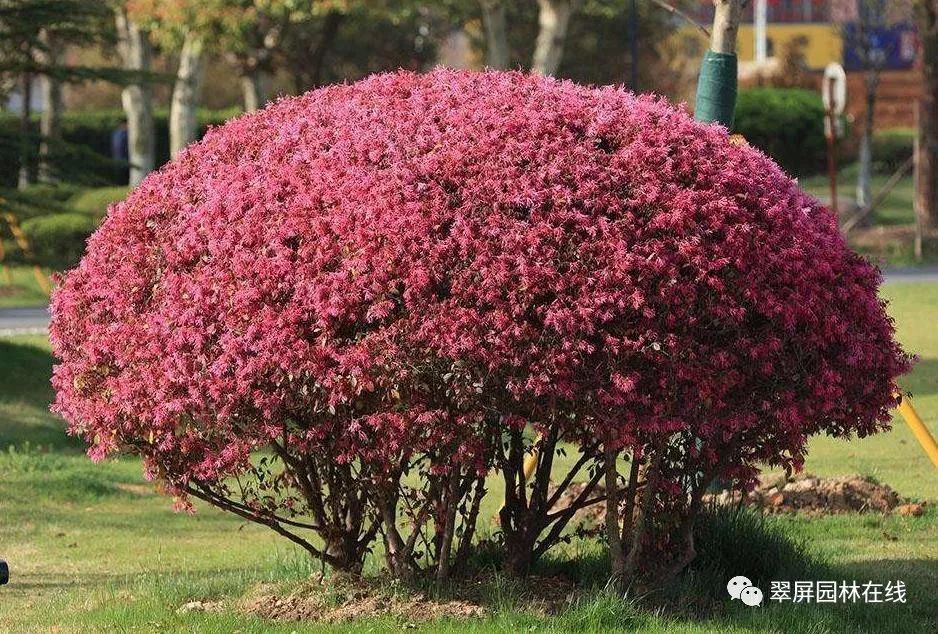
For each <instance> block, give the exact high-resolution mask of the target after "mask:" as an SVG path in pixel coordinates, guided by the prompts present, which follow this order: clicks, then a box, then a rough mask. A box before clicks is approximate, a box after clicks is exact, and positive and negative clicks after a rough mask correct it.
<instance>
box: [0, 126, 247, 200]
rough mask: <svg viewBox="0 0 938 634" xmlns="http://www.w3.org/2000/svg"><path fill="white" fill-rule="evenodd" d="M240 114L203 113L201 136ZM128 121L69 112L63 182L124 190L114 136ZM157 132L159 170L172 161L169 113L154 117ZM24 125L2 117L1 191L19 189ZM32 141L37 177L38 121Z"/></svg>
mask: <svg viewBox="0 0 938 634" xmlns="http://www.w3.org/2000/svg"><path fill="white" fill-rule="evenodd" d="M239 112H240V111H239V110H237V109H233V108H229V109H226V110H200V111H199V112H198V122H199V132H200V134H204V133H205V131H206V130H207V129H208V127H209V126H212V125H220V124H222V123H224V122H225V121H226V120H228V119H230V118H231V117H233V116H235V115H237V114H238V113H239ZM123 118H124V112H123V110H120V109H113V110H92V111H88V112H66V113H65V114H64V115H63V116H62V143H61V144H60V145H58V146H57V147H55V148H54V149H53V153H52V157H53V159H52V163H53V167H54V171H55V172H56V173H57V176H58V177H59V178H61V179H62V180H65V181H69V182H75V183H81V184H87V185H106V184H109V183H111V184H120V183H119V180H118V179H119V174H120V165H119V164H117V163H115V162H114V161H112V160H111V133H112V132H113V131H114V129H115V128H116V127H117V125H118V123H120V121H121V119H123ZM154 124H155V128H156V131H155V132H156V164H157V165H162V164H163V163H165V162H166V161H168V160H169V112H168V111H166V110H159V111H157V112H156V113H155V115H154ZM19 125H20V124H19V121H18V119H17V118H16V117H15V116H13V115H10V114H2V115H0V187H13V186H15V185H16V178H17V174H18V173H19V166H20V142H19ZM33 128H34V129H33V137H32V139H31V147H32V152H31V156H32V159H31V164H30V169H31V170H32V171H33V172H35V170H36V161H37V157H38V155H39V133H38V119H36V120H35V121H34V125H33Z"/></svg>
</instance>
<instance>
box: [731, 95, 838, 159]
mask: <svg viewBox="0 0 938 634" xmlns="http://www.w3.org/2000/svg"><path fill="white" fill-rule="evenodd" d="M735 131H736V132H737V133H739V134H741V135H743V136H744V137H745V138H746V141H748V142H749V144H750V145H753V146H755V147H757V148H759V149H760V150H762V151H763V152H765V153H766V154H768V155H769V156H770V157H772V158H773V159H775V162H776V163H778V164H779V165H780V166H782V168H784V169H785V171H786V172H788V173H789V174H791V175H792V176H806V175H809V174H813V173H815V172H817V171H819V170H820V169H822V168H823V166H824V164H825V160H826V156H827V154H826V153H827V145H826V141H825V139H824V105H823V104H822V103H821V97H820V96H819V95H818V94H817V93H815V92H813V91H810V90H802V89H799V88H752V89H749V90H742V91H740V93H739V99H738V100H737V102H736V130H735Z"/></svg>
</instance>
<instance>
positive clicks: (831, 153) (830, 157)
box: [825, 77, 840, 221]
mask: <svg viewBox="0 0 938 634" xmlns="http://www.w3.org/2000/svg"><path fill="white" fill-rule="evenodd" d="M828 82H829V84H828V88H829V90H830V95H831V99H830V105H829V107H828V109H827V130H825V132H827V134H826V135H825V136H827V175H828V177H829V178H830V182H831V211H833V212H834V217H835V218H837V219H838V221H839V220H840V210H839V209H838V204H837V152H836V150H837V146H836V143H835V138H836V136H837V128H836V125H837V121H836V120H835V115H834V97H833V95H834V83H835V80H834V78H833V77H831V78H830V79H829V80H828Z"/></svg>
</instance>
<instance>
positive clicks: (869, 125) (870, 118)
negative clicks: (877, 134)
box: [857, 69, 879, 209]
mask: <svg viewBox="0 0 938 634" xmlns="http://www.w3.org/2000/svg"><path fill="white" fill-rule="evenodd" d="M878 87H879V70H878V69H870V70H868V71H867V74H866V113H865V116H864V124H863V136H861V137H860V156H859V170H858V173H857V206H858V207H860V209H863V208H864V207H866V206H867V205H869V204H870V201H871V200H872V199H873V131H874V129H875V117H874V115H875V112H876V91H877V89H878Z"/></svg>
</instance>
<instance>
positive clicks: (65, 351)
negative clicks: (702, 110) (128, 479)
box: [51, 70, 909, 578]
mask: <svg viewBox="0 0 938 634" xmlns="http://www.w3.org/2000/svg"><path fill="white" fill-rule="evenodd" d="M879 279H880V278H879V273H878V272H877V271H876V269H875V268H874V267H873V266H871V265H870V264H868V263H867V262H865V261H864V260H862V259H861V258H859V257H857V256H856V255H854V254H853V253H852V252H850V251H849V250H848V248H847V247H846V245H845V243H844V240H843V239H842V237H841V236H840V234H839V232H838V229H837V226H836V222H835V220H834V218H833V217H832V216H831V214H830V212H829V211H828V210H827V209H825V208H823V207H822V206H821V205H819V204H818V203H817V201H815V200H814V199H812V198H811V197H809V196H807V195H805V194H803V193H802V192H801V191H800V190H799V189H798V186H797V185H796V184H795V183H794V182H793V181H792V180H791V179H789V178H788V177H787V176H786V175H785V174H784V173H782V172H781V170H779V168H778V167H777V166H776V165H775V164H774V163H772V161H770V160H769V159H767V158H766V157H765V156H764V155H762V154H761V153H759V152H758V151H756V150H754V149H752V148H750V147H745V146H742V147H741V146H737V145H734V144H732V143H730V141H729V140H728V138H727V134H726V132H725V131H724V130H723V129H721V128H718V127H714V126H703V125H700V124H698V123H695V122H694V121H693V120H692V119H691V118H690V117H689V116H688V114H687V113H686V112H684V111H683V110H680V109H675V108H673V107H671V106H669V105H668V104H666V103H665V102H663V101H661V100H656V99H653V98H650V97H635V96H633V95H631V94H629V93H627V92H625V91H623V90H620V89H616V88H587V87H582V86H577V85H575V84H572V83H568V82H562V81H555V80H552V79H545V78H538V77H531V76H526V75H522V74H519V73H498V72H486V73H469V72H451V71H444V70H439V71H434V72H432V73H429V74H425V75H416V74H411V73H396V74H390V75H381V76H376V77H372V78H370V79H367V80H365V81H362V82H359V83H357V84H354V85H350V86H333V87H329V88H324V89H321V90H316V91H313V92H310V93H308V94H306V95H303V96H301V97H297V98H290V99H283V100H281V101H279V102H277V103H275V104H273V105H271V106H270V107H268V108H267V109H265V110H263V111H261V112H257V113H253V114H249V115H246V116H243V117H240V118H238V119H236V120H234V121H231V122H229V123H228V124H226V125H224V126H222V127H220V128H217V129H214V130H212V131H211V132H210V133H209V134H208V135H207V136H206V137H205V139H204V140H203V141H202V142H200V143H198V144H196V145H194V146H192V147H191V148H189V149H188V150H187V151H186V152H184V153H183V154H182V155H181V156H180V157H179V158H178V159H177V160H175V161H174V162H173V163H171V164H170V165H168V166H166V167H165V168H163V169H162V170H161V171H160V172H158V173H155V174H152V175H151V176H149V177H148V178H147V179H146V180H145V181H144V183H143V184H141V185H140V186H139V187H138V188H137V189H136V190H134V191H133V192H132V193H131V195H130V196H129V197H128V198H127V200H125V201H124V202H122V203H120V204H118V205H116V206H115V207H113V208H112V209H111V211H110V213H109V215H108V217H107V219H106V221H105V222H104V224H103V225H102V226H101V228H100V229H99V230H98V232H97V233H96V234H95V235H94V236H93V237H92V238H91V240H90V241H89V244H88V250H87V253H86V255H85V257H84V258H83V259H82V261H81V263H80V265H79V266H78V267H77V268H76V269H75V270H73V271H71V272H70V273H69V274H68V275H67V276H66V277H65V279H64V280H63V282H62V284H61V285H60V287H59V288H58V289H57V291H56V293H55V296H54V299H53V321H52V326H51V333H52V341H53V346H54V350H55V354H56V355H57V357H58V358H59V360H60V362H59V364H58V365H57V366H56V369H55V376H54V385H55V388H56V390H57V394H58V396H57V400H56V403H55V409H56V410H57V411H58V412H60V413H62V415H64V416H65V418H66V419H67V420H68V422H69V428H70V430H71V432H72V433H74V434H78V435H81V436H83V437H84V438H85V439H86V440H87V441H88V442H89V444H90V450H89V453H90V455H91V456H92V458H95V459H100V458H103V457H104V456H106V455H108V454H110V453H112V452H117V451H129V452H134V453H138V454H140V455H142V456H143V458H144V460H145V462H146V468H147V471H148V473H149V474H150V476H152V477H154V478H159V479H161V481H163V482H164V483H165V485H166V487H167V488H168V489H169V490H170V491H171V492H172V493H173V494H175V495H176V496H177V497H178V498H179V500H180V502H181V503H182V504H186V503H187V501H188V500H189V498H191V497H197V498H201V499H203V500H205V501H207V502H210V503H212V504H215V505H217V506H219V507H221V508H223V509H226V510H228V511H230V512H233V513H237V514H238V515H241V516H242V517H245V518H248V519H251V520H254V521H258V522H261V523H264V524H267V525H269V526H270V527H271V528H273V529H274V530H277V531H278V532H280V533H281V534H283V535H284V536H286V537H288V538H289V539H291V540H293V541H294V542H296V543H297V544H300V545H301V546H303V547H304V548H306V549H307V550H308V551H309V552H310V553H312V554H313V555H315V556H317V557H320V558H322V559H323V560H324V561H326V562H327V563H329V564H331V565H333V566H336V567H339V568H345V569H353V570H354V569H357V568H359V567H360V566H361V562H362V559H363V558H364V556H365V554H366V553H367V552H368V550H369V549H370V548H371V545H372V542H373V541H374V540H375V539H376V538H377V537H378V536H380V538H381V539H382V541H383V542H384V546H385V551H386V557H387V561H388V566H389V568H390V569H391V570H392V571H393V572H394V573H395V574H399V575H402V576H405V575H408V574H413V573H415V572H419V571H421V570H427V569H429V568H432V569H433V570H434V571H435V574H437V575H438V576H439V577H441V578H445V577H446V576H447V575H448V574H449V570H450V567H451V564H455V565H461V564H462V563H463V562H464V561H465V558H466V556H467V554H468V552H469V549H470V548H471V545H472V540H473V529H474V527H475V526H476V524H477V523H479V522H480V521H482V519H488V518H482V519H480V518H479V503H480V500H481V499H482V496H483V495H484V493H485V489H486V479H485V477H486V474H487V473H488V472H489V471H490V470H491V469H496V470H497V471H498V473H499V474H500V477H501V478H502V479H503V480H504V484H505V488H506V490H507V493H506V501H505V502H506V503H505V505H504V507H503V508H502V510H501V512H500V517H499V519H500V527H501V534H502V536H503V541H504V546H505V548H506V551H507V552H506V556H507V559H506V566H507V568H508V570H509V571H510V572H512V573H515V574H524V573H525V572H526V571H527V570H528V569H529V567H530V565H531V564H532V563H533V562H534V561H535V560H536V559H537V558H538V557H539V556H540V555H541V554H543V553H544V552H545V551H546V550H547V549H548V548H550V546H552V545H553V544H555V543H556V542H557V541H558V540H559V539H560V538H561V537H562V534H563V531H564V528H565V527H566V526H567V524H568V522H569V520H570V519H571V517H572V516H573V513H574V512H575V511H576V510H577V509H578V508H581V507H582V506H584V505H587V504H591V503H594V502H596V501H599V500H601V499H603V497H604V496H605V495H609V496H611V497H613V498H614V499H618V502H619V503H618V504H610V505H608V507H609V508H610V512H609V515H608V516H607V519H608V527H607V530H608V531H609V537H610V543H611V544H612V545H613V559H614V562H613V563H614V565H615V566H616V569H617V570H618V571H619V573H620V574H635V573H636V572H637V571H642V570H646V569H648V568H654V567H656V566H657V567H666V566H665V564H667V565H669V566H677V567H680V566H682V565H683V564H684V563H686V562H685V560H686V559H687V556H688V555H687V553H690V555H689V556H692V550H693V549H692V541H691V540H692V524H693V516H694V514H695V512H696V508H697V506H699V501H700V496H701V495H702V493H703V491H704V490H705V488H706V487H707V486H708V485H709V484H710V482H712V481H713V479H714V478H722V479H733V480H734V481H736V482H737V483H739V484H741V485H742V486H746V485H749V484H751V483H752V482H753V479H754V477H755V475H756V473H757V469H758V468H759V466H760V465H762V464H769V465H773V466H782V467H785V468H797V467H799V466H800V465H801V462H802V459H803V456H804V451H805V441H806V439H807V438H808V437H809V436H810V435H812V434H817V433H827V434H830V435H834V436H842V437H846V436H849V435H851V434H858V435H866V434H871V433H874V432H876V431H879V430H881V429H883V428H885V427H886V425H887V424H888V421H889V416H888V410H889V408H890V407H891V406H892V405H893V404H894V402H895V398H894V396H893V390H894V380H895V378H896V377H897V376H898V375H900V374H901V373H903V372H904V371H906V370H907V369H908V365H909V361H908V359H907V357H906V356H905V355H904V354H903V352H902V351H901V350H900V348H899V346H898V345H897V344H896V342H895V340H894V333H893V326H892V323H891V321H890V319H889V318H888V317H887V316H886V313H885V310H884V306H883V304H882V302H881V301H880V300H879V299H878V297H877V286H878V284H879ZM534 432H536V433H537V436H536V437H537V439H536V440H535V433H534ZM535 445H536V448H537V450H538V451H537V453H536V465H535V470H534V473H533V475H532V476H531V477H529V478H526V477H525V475H524V473H523V469H522V464H523V462H524V460H525V457H526V456H531V450H532V448H534V447H535ZM571 445H572V446H571ZM565 447H566V448H567V449H564V448H565ZM565 450H569V451H571V452H574V453H575V455H574V456H572V458H573V459H572V460H570V461H568V462H567V463H565V464H573V467H572V468H570V469H569V470H568V471H565V472H562V473H557V471H558V469H556V468H555V465H554V463H555V457H556V455H557V453H558V452H561V451H565ZM619 455H624V456H626V457H628V460H629V461H630V465H631V466H630V467H629V472H628V473H627V474H622V475H620V474H619V472H618V470H616V469H615V465H616V460H617V457H618V456H619ZM603 466H605V468H603ZM552 472H553V481H551V477H552ZM574 480H580V481H582V483H583V484H582V486H580V487H579V488H578V490H579V493H578V495H577V496H574V497H573V501H572V502H569V500H568V501H567V502H564V503H561V498H562V497H563V493H564V491H565V489H567V488H568V485H569V484H570V483H571V482H572V481H574ZM603 480H605V483H604V485H603V486H600V483H601V481H603ZM603 491H605V492H603ZM311 534H317V535H318V536H319V538H320V540H321V542H320V541H317V540H315V539H313V538H312V537H311V536H310V535H311ZM319 543H322V544H324V545H323V546H318V545H317V544H319ZM677 546H679V547H678V548H675V547H677ZM663 552H669V553H670V552H674V553H683V554H681V555H673V556H670V558H669V557H668V556H665V557H662V556H661V553H663ZM427 562H430V563H429V564H428V563H427Z"/></svg>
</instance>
